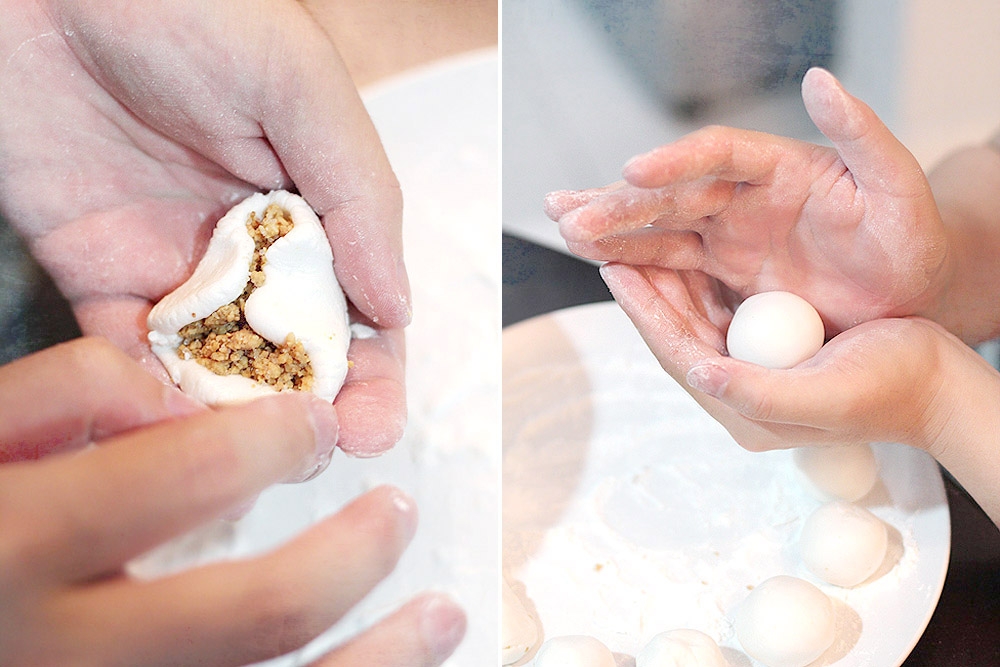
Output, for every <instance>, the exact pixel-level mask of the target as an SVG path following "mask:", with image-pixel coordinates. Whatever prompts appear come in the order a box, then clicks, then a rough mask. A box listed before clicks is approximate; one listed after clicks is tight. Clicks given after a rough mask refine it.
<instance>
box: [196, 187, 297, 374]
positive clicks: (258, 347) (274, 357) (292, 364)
mask: <svg viewBox="0 0 1000 667" xmlns="http://www.w3.org/2000/svg"><path fill="white" fill-rule="evenodd" d="M292 226H293V223H292V219H291V216H290V215H289V214H288V212H287V211H285V210H284V209H282V208H281V207H280V206H278V205H277V204H271V205H270V206H268V207H267V209H266V210H265V211H264V216H263V217H262V218H258V217H257V215H256V214H255V213H253V212H251V213H250V216H249V217H248V218H247V231H248V232H249V234H250V236H251V237H253V240H254V252H253V259H252V260H251V261H250V280H249V281H247V285H246V287H245V288H244V289H243V293H242V294H241V295H240V296H239V297H238V298H237V299H236V300H235V301H233V302H232V303H227V304H226V305H224V306H222V307H221V308H219V309H218V310H216V311H215V312H214V313H212V314H211V315H209V316H208V317H206V318H204V319H201V320H198V321H196V322H192V323H191V324H189V325H187V326H186V327H184V328H182V329H181V330H180V331H179V332H178V333H179V335H180V337H181V339H182V340H181V344H180V347H178V348H177V354H178V356H180V357H181V358H182V359H194V360H195V361H197V362H198V363H199V364H201V365H202V366H204V367H205V368H207V369H208V370H210V371H212V372H213V373H215V374H216V375H242V376H243V377H246V378H250V379H251V380H256V381H257V382H264V383H266V384H269V385H272V386H273V387H275V388H276V389H279V390H282V389H299V390H302V391H309V390H310V389H312V385H313V373H312V366H311V364H310V363H309V355H307V354H306V351H305V350H304V349H303V347H302V343H300V342H299V341H297V340H295V336H294V335H292V334H289V335H288V337H287V338H286V339H285V342H284V344H282V345H275V344H274V343H272V342H271V341H269V340H267V339H266V338H264V337H263V336H261V335H259V334H258V333H257V332H255V331H254V330H253V329H251V328H250V325H249V324H247V320H246V301H247V298H248V297H249V296H250V294H251V293H252V292H253V291H254V290H255V289H256V288H258V287H260V286H261V285H263V284H264V270H263V268H264V263H265V262H266V261H267V259H266V253H267V249H268V248H269V247H270V246H271V244H272V243H274V242H275V241H276V240H278V239H280V238H281V237H282V236H284V235H285V234H287V233H288V232H289V230H291V228H292Z"/></svg>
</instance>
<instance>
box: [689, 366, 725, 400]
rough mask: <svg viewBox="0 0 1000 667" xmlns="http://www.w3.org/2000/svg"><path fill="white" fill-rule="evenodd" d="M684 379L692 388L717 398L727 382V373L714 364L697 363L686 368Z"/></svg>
mask: <svg viewBox="0 0 1000 667" xmlns="http://www.w3.org/2000/svg"><path fill="white" fill-rule="evenodd" d="M685 379H686V381H687V383H688V386H689V387H691V388H692V389H695V390H697V391H701V392H704V393H706V394H708V395H709V396H714V397H715V398H719V397H720V396H722V393H723V392H724V391H725V390H726V385H727V384H729V373H728V372H726V370H725V369H724V368H720V367H718V366H716V365H715V364H698V365H697V366H692V367H691V368H690V369H689V370H688V372H687V377H686V378H685Z"/></svg>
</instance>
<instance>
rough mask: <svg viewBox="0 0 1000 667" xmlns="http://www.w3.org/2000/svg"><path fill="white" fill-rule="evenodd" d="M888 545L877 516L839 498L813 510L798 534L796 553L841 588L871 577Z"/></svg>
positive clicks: (881, 560) (810, 569)
mask: <svg viewBox="0 0 1000 667" xmlns="http://www.w3.org/2000/svg"><path fill="white" fill-rule="evenodd" d="M888 546H889V537H888V531H887V530H886V527H885V524H884V523H883V522H882V520H881V519H879V518H878V517H877V516H875V515H874V514H872V513H871V512H869V511H868V510H866V509H865V508H863V507H859V506H858V505H854V504H851V503H846V502H844V501H840V500H838V501H833V502H830V503H827V504H825V505H823V506H822V507H820V508H819V509H817V510H816V511H815V512H813V513H812V515H810V517H809V518H808V519H806V522H805V524H804V525H803V526H802V533H801V535H800V537H799V552H800V553H801V554H802V562H803V563H805V566H806V567H807V568H809V571H810V572H812V573H813V574H815V575H816V576H817V577H819V578H820V579H822V580H823V581H825V582H827V583H830V584H833V585H834V586H842V587H845V588H851V587H853V586H857V585H858V584H860V583H862V582H863V581H865V580H866V579H868V578H869V577H870V576H872V575H873V574H874V573H875V571H876V570H878V568H879V566H880V565H881V564H882V562H883V561H884V560H885V554H886V550H887V549H888Z"/></svg>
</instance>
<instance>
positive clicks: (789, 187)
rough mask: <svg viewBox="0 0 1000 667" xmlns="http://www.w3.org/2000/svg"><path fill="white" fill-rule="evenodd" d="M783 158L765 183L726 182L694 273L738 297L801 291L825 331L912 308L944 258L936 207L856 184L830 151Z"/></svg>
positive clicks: (798, 147)
mask: <svg viewBox="0 0 1000 667" xmlns="http://www.w3.org/2000/svg"><path fill="white" fill-rule="evenodd" d="M782 153H783V157H782V159H781V161H780V162H779V163H778V164H777V165H776V166H775V168H774V170H773V172H772V173H771V174H770V175H769V176H768V177H767V179H766V180H765V181H764V182H761V183H757V184H751V183H746V182H743V183H738V184H730V186H731V187H732V190H733V196H732V199H731V201H730V202H729V203H728V205H727V207H726V208H725V209H724V210H723V211H721V212H720V213H718V214H717V215H714V216H710V217H708V218H707V219H706V220H705V221H704V223H703V225H702V227H701V229H700V234H701V237H702V243H703V247H704V253H705V261H704V264H703V265H702V266H701V267H699V268H701V269H702V270H704V271H706V272H707V273H709V274H710V275H712V276H714V277H716V278H717V279H719V280H720V281H722V282H723V283H724V284H725V285H727V286H728V287H729V288H731V289H733V290H734V291H736V292H738V293H739V294H740V295H741V296H748V295H750V294H753V293H756V292H760V291H764V290H768V289H785V290H791V291H794V292H796V293H798V294H801V295H802V296H803V297H805V298H806V299H807V300H808V301H810V302H811V303H813V304H814V305H815V306H816V307H817V308H818V309H819V310H820V311H821V312H822V313H823V314H824V316H825V317H826V319H827V322H828V324H830V325H832V328H833V331H832V332H831V333H835V332H838V331H841V330H844V329H846V328H849V327H850V326H853V325H854V324H857V323H858V322H861V321H866V320H869V319H874V318H878V317H885V316H887V315H900V314H909V313H910V312H913V311H912V310H911V309H912V307H913V306H912V304H913V302H914V301H915V300H917V299H919V298H920V297H921V296H922V295H923V293H924V291H925V290H926V289H927V281H926V278H927V276H928V275H929V274H932V273H933V272H934V271H935V270H936V269H937V267H938V266H939V265H940V263H941V262H942V261H943V257H942V255H941V254H940V253H939V252H938V249H940V248H941V244H940V243H935V238H934V236H935V235H937V234H938V233H939V230H940V225H939V224H937V222H936V221H935V220H933V219H928V218H929V217H931V216H935V215H936V213H935V212H934V211H933V209H930V210H927V211H926V212H925V210H924V207H923V201H922V199H921V197H919V196H918V197H912V196H898V195H895V194H892V193H885V192H879V191H872V190H871V189H865V188H864V187H863V186H859V185H858V184H857V183H856V182H855V180H854V179H853V178H852V175H851V173H850V172H849V171H848V170H847V168H846V167H845V165H844V163H843V162H842V161H841V160H840V158H839V156H838V155H837V153H836V152H835V151H833V150H829V149H819V148H818V147H811V146H808V145H804V144H797V143H793V144H792V145H790V146H789V147H788V148H785V149H783V150H782ZM926 196H927V197H928V198H929V194H927V195H926ZM747 229H750V230H755V233H751V234H748V233H747V231H746V230H747ZM922 230H930V231H929V232H928V231H922ZM921 236H923V238H921Z"/></svg>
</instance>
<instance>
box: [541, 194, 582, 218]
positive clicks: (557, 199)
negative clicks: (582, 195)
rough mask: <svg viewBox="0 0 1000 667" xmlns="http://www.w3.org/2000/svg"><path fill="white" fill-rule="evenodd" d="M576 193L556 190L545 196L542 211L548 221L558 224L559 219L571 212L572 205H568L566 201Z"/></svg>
mask: <svg viewBox="0 0 1000 667" xmlns="http://www.w3.org/2000/svg"><path fill="white" fill-rule="evenodd" d="M576 192H577V191H576V190H556V191H554V192H550V193H548V194H547V195H545V199H544V200H543V201H542V209H543V210H544V211H545V215H546V216H548V218H549V220H552V221H553V222H559V218H561V217H562V216H563V215H565V214H566V213H568V212H569V211H570V210H572V205H568V204H567V202H566V199H567V198H568V197H572V196H573V195H575V194H576Z"/></svg>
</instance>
